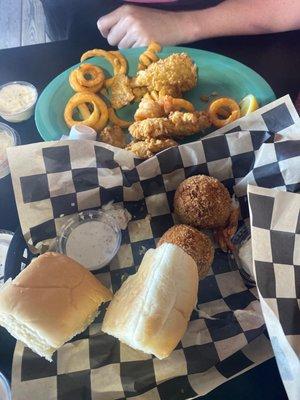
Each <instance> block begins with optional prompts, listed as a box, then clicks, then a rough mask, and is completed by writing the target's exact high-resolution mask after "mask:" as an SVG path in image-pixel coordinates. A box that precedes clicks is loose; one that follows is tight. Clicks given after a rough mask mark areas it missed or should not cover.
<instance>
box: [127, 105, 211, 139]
mask: <svg viewBox="0 0 300 400" xmlns="http://www.w3.org/2000/svg"><path fill="white" fill-rule="evenodd" d="M209 126H210V122H209V119H208V116H207V114H206V113H205V112H203V111H194V112H192V113H188V112H181V111H174V112H171V113H170V114H169V116H168V117H162V118H147V119H144V120H142V121H136V122H134V123H133V124H132V125H131V126H130V127H129V132H130V134H131V135H132V136H133V137H134V138H135V139H138V140H145V139H150V138H164V137H166V136H167V137H172V138H176V137H185V136H189V135H193V134H194V133H197V132H199V131H201V130H203V129H205V128H207V127H209Z"/></svg>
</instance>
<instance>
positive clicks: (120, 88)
mask: <svg viewBox="0 0 300 400" xmlns="http://www.w3.org/2000/svg"><path fill="white" fill-rule="evenodd" d="M109 88H110V92H111V93H110V102H111V105H112V107H113V108H115V109H116V110H118V109H119V108H122V107H124V106H126V105H127V104H129V103H130V102H131V101H132V100H133V99H134V94H133V91H132V87H131V86H130V80H129V78H128V76H126V75H124V74H117V75H115V76H114V77H113V78H111V79H110V83H109Z"/></svg>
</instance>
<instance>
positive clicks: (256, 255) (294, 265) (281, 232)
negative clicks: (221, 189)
mask: <svg viewBox="0 0 300 400" xmlns="http://www.w3.org/2000/svg"><path fill="white" fill-rule="evenodd" d="M298 154H299V156H300V150H299V151H298ZM298 158H299V161H298V169H300V157H298ZM248 197H249V207H250V212H251V236H252V248H253V260H254V266H255V276H256V282H257V287H258V291H259V297H260V301H261V306H262V310H263V314H264V318H265V321H266V325H267V328H268V332H269V335H270V340H271V343H272V346H273V349H274V354H275V356H276V359H277V364H278V368H279V371H280V374H281V377H282V380H283V383H284V385H285V388H286V392H287V394H288V396H289V399H290V400H298V399H299V397H300V379H299V377H300V194H299V193H289V192H281V191H277V190H273V189H265V188H260V187H255V186H249V187H248ZM262 244H263V246H262Z"/></svg>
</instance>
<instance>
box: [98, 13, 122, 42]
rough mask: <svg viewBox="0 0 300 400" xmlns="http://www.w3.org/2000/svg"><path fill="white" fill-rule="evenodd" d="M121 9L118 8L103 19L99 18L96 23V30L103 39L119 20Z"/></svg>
mask: <svg viewBox="0 0 300 400" xmlns="http://www.w3.org/2000/svg"><path fill="white" fill-rule="evenodd" d="M122 8H123V7H119V8H117V9H116V10H114V11H113V12H111V13H109V14H107V15H104V16H103V17H101V18H99V19H98V21H97V26H98V29H99V31H100V33H101V35H102V36H103V37H105V38H106V37H107V36H108V34H109V32H110V30H111V29H112V27H113V26H114V25H116V23H117V22H118V21H119V20H120V18H121V14H122Z"/></svg>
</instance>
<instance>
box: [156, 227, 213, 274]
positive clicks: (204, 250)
mask: <svg viewBox="0 0 300 400" xmlns="http://www.w3.org/2000/svg"><path fill="white" fill-rule="evenodd" d="M163 243H172V244H175V245H177V246H179V247H181V248H182V250H184V251H185V252H186V253H187V254H189V255H190V256H191V257H192V258H193V259H194V260H195V262H196V264H197V268H198V274H199V278H200V279H203V278H204V277H205V276H206V274H207V272H208V270H209V268H210V266H211V264H212V262H213V258H214V247H213V244H212V242H211V240H210V238H209V237H208V236H207V235H205V234H204V233H202V232H199V231H198V230H197V229H195V228H193V227H192V226H188V225H183V224H180V225H174V226H173V227H172V228H170V229H168V230H167V231H166V232H165V233H164V234H163V236H162V237H161V238H160V240H159V242H158V246H160V245H161V244H163Z"/></svg>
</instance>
